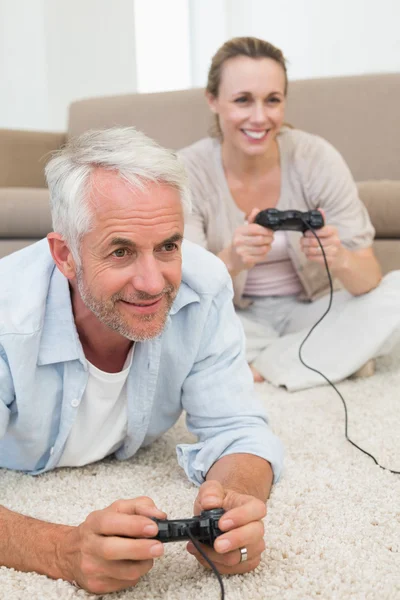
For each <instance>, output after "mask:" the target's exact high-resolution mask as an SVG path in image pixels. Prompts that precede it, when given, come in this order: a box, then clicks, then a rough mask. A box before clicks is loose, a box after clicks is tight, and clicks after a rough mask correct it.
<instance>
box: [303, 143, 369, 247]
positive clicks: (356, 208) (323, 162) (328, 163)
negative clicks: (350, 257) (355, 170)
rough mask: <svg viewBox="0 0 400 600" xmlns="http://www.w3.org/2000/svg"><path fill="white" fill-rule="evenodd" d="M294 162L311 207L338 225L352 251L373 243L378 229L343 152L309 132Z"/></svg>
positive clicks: (333, 224) (327, 220) (328, 222)
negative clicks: (362, 199)
mask: <svg viewBox="0 0 400 600" xmlns="http://www.w3.org/2000/svg"><path fill="white" fill-rule="evenodd" d="M294 162H295V164H296V165H297V169H298V172H299V176H300V177H301V179H302V184H303V188H304V194H305V197H306V200H307V202H308V204H309V206H310V208H313V209H314V208H322V209H323V210H324V211H325V214H326V224H327V225H332V226H335V227H337V228H338V231H339V235H340V239H341V241H342V244H343V245H344V246H345V247H346V248H348V249H349V250H358V249H361V248H368V247H370V246H371V245H372V242H373V239H374V236H375V230H374V228H373V226H372V224H371V220H370V218H369V215H368V211H367V209H366V207H365V205H364V204H363V202H362V201H361V200H360V197H359V195H358V190H357V186H356V184H355V182H354V180H353V177H352V174H351V172H350V169H349V167H348V166H347V164H346V162H345V161H344V159H343V157H342V156H341V154H340V153H339V152H338V151H337V150H336V149H335V148H334V147H333V146H332V145H331V144H330V143H329V142H327V141H326V140H324V139H323V138H320V137H318V136H311V135H309V136H308V138H307V140H304V143H301V144H299V146H298V148H297V157H295V161H294Z"/></svg>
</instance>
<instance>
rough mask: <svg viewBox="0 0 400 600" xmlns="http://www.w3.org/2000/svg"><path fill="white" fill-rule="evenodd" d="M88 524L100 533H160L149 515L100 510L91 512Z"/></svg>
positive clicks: (146, 534) (114, 534)
mask: <svg viewBox="0 0 400 600" xmlns="http://www.w3.org/2000/svg"><path fill="white" fill-rule="evenodd" d="M153 510H154V509H153ZM149 516H151V515H149ZM86 524H87V525H88V526H89V527H90V528H91V530H92V531H93V532H94V533H96V534H98V535H111V536H123V537H131V538H146V537H147V538H148V537H154V536H155V535H157V533H158V527H157V524H156V523H155V522H154V521H152V520H151V519H149V518H148V517H147V516H146V517H145V516H141V515H126V514H122V513H115V512H108V511H99V512H98V513H91V515H89V516H88V518H87V519H86Z"/></svg>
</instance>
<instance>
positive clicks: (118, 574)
mask: <svg viewBox="0 0 400 600" xmlns="http://www.w3.org/2000/svg"><path fill="white" fill-rule="evenodd" d="M148 517H157V518H159V519H165V518H166V514H165V513H164V512H162V511H161V510H159V509H158V508H156V506H155V504H154V502H153V501H152V500H151V499H150V498H146V497H140V498H135V499H134V500H118V501H117V502H114V503H113V504H111V506H109V507H107V508H105V509H103V510H98V511H95V512H92V513H90V515H89V516H88V517H87V519H86V520H85V521H84V523H82V524H81V525H79V527H75V528H73V530H72V531H71V532H70V533H69V534H68V535H67V537H66V539H65V540H64V542H63V543H62V546H61V548H60V549H59V554H58V559H59V561H61V563H62V564H61V570H62V571H63V572H67V573H68V577H67V579H69V580H70V581H74V582H76V583H77V584H78V585H79V586H80V587H82V588H84V589H85V590H87V591H89V592H92V593H95V594H105V593H108V592H115V591H118V590H122V589H125V588H128V587H131V586H134V585H136V583H137V582H138V581H139V579H140V577H142V576H143V575H145V573H147V572H148V571H150V569H151V568H152V566H153V559H154V558H155V557H158V556H162V554H163V552H164V548H163V544H162V543H161V542H159V541H157V540H152V539H146V538H149V537H152V536H155V535H157V532H158V527H157V525H156V523H154V521H152V520H151V519H149V518H148Z"/></svg>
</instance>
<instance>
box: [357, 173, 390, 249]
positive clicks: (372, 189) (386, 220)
mask: <svg viewBox="0 0 400 600" xmlns="http://www.w3.org/2000/svg"><path fill="white" fill-rule="evenodd" d="M357 187H358V193H359V195H360V198H361V200H362V201H363V202H364V204H365V206H366V207H367V210H368V213H369V216H370V219H371V221H372V225H373V226H374V227H375V230H376V238H377V239H385V238H387V239H400V179H399V180H397V181H391V180H388V179H381V180H371V181H359V182H358V183H357Z"/></svg>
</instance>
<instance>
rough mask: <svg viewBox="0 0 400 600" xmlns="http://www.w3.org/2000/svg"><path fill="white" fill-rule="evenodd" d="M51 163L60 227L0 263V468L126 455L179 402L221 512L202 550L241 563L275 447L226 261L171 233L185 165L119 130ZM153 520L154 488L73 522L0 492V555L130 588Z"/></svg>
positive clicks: (208, 492)
mask: <svg viewBox="0 0 400 600" xmlns="http://www.w3.org/2000/svg"><path fill="white" fill-rule="evenodd" d="M46 175H47V180H48V184H49V189H50V196H51V210H52V218H53V228H54V232H53V233H50V234H49V235H48V236H47V241H46V240H42V241H40V242H38V243H37V244H34V245H32V246H30V247H28V248H25V249H24V250H22V251H20V252H17V253H15V254H13V255H10V256H8V257H6V258H4V259H2V260H1V261H0V281H1V290H0V467H4V468H8V469H18V470H23V471H25V472H27V473H31V474H38V473H42V472H44V471H48V470H50V469H54V468H56V467H60V466H81V465H84V464H88V463H90V462H93V461H97V460H100V459H102V458H103V457H105V456H108V455H110V454H113V453H115V455H116V457H117V458H118V459H127V458H130V457H131V456H133V455H134V454H135V452H136V451H137V449H138V448H139V447H141V446H143V445H147V444H149V443H151V442H152V441H153V440H154V439H156V438H157V437H159V436H160V435H161V434H162V433H163V432H165V431H166V430H167V429H169V428H170V427H171V426H172V425H173V424H174V423H175V422H176V420H177V419H178V417H179V415H180V413H181V412H182V410H186V412H187V422H188V427H189V429H190V430H191V431H192V432H193V433H194V434H195V435H196V436H197V437H198V439H199V442H198V443H196V444H182V445H180V446H178V448H177V453H178V460H179V463H180V465H181V466H182V467H183V468H184V469H185V471H186V473H187V475H188V477H189V479H190V480H191V481H193V482H194V483H195V484H197V485H200V489H199V493H198V496H197V499H196V501H195V506H194V512H195V513H196V514H197V513H199V512H200V511H201V510H203V509H209V508H218V507H223V508H224V509H225V510H226V511H227V512H226V513H225V515H224V516H223V517H222V518H221V520H220V522H219V526H220V528H221V529H222V530H223V531H224V534H223V535H222V536H220V537H219V539H218V541H217V542H216V543H215V547H214V548H208V549H207V550H206V551H207V554H208V556H209V558H211V560H213V561H214V562H215V564H216V566H217V568H218V569H219V570H220V571H221V572H222V573H244V572H247V571H251V570H252V569H254V568H255V567H256V566H257V565H258V564H259V561H260V555H261V553H262V551H263V549H264V541H263V524H262V518H263V517H264V516H265V501H266V500H267V498H268V495H269V491H270V487H271V483H272V479H273V472H274V475H275V478H277V477H278V476H279V471H280V469H281V461H282V453H281V447H280V443H279V441H278V440H277V439H276V438H275V436H274V435H273V434H272V433H271V431H270V430H269V428H268V425H267V420H266V417H265V415H264V413H263V411H262V409H261V407H260V406H259V404H258V403H257V401H256V399H255V398H254V395H253V389H252V378H251V374H250V371H249V368H248V366H247V365H246V361H245V357H244V338H243V333H242V330H241V328H240V326H239V325H238V321H237V318H236V317H235V313H234V310H233V305H232V289H231V282H230V278H229V276H228V274H227V271H226V269H225V267H224V265H223V264H222V262H221V261H219V260H218V259H217V258H215V257H214V256H213V255H212V254H210V253H208V252H206V251H205V250H203V249H201V248H200V247H197V246H196V245H194V244H191V243H190V242H183V240H182V236H183V225H184V218H183V214H184V208H187V207H188V204H189V193H188V189H187V183H186V177H185V173H184V170H183V167H182V166H181V165H180V163H179V160H178V159H177V157H176V156H175V155H174V154H173V153H172V152H169V151H167V150H165V149H163V148H160V147H159V146H158V145H157V144H155V143H154V142H152V141H151V140H149V139H148V138H146V136H144V135H143V134H141V133H139V132H137V131H135V130H134V129H132V128H124V129H118V128H116V129H110V130H104V131H92V132H89V133H87V134H84V135H82V136H81V137H79V138H77V139H76V140H73V141H70V142H69V143H68V144H67V146H66V147H65V148H64V149H63V150H62V151H61V152H60V153H59V155H58V156H57V157H54V158H53V159H52V160H51V161H50V163H49V164H48V166H47V168H46ZM271 465H272V467H271ZM132 468H134V467H132ZM149 517H159V518H165V517H166V515H165V513H164V512H162V511H161V510H159V509H158V508H157V507H156V506H155V505H154V503H153V501H152V500H151V499H150V498H136V499H132V500H119V501H116V502H115V503H114V504H112V505H111V506H109V507H107V508H105V509H104V510H100V511H96V512H94V513H92V514H90V515H89V516H88V517H87V519H86V520H85V522H84V523H82V524H81V525H79V526H78V527H67V526H63V525H55V524H51V523H46V522H43V521H38V520H35V519H31V518H29V517H26V516H23V515H20V514H16V513H14V512H12V511H10V510H8V509H7V508H6V507H0V530H1V532H2V535H1V536H0V564H1V565H5V566H8V567H12V568H15V569H19V570H22V571H37V572H38V573H43V574H46V575H48V576H49V577H53V578H63V579H66V580H68V581H71V582H76V583H77V585H79V586H81V587H83V588H85V589H86V590H88V591H90V592H93V593H101V594H104V593H107V592H112V591H116V590H120V589H124V588H126V587H129V586H132V585H134V584H135V583H137V581H138V580H139V578H140V577H141V576H142V575H143V574H145V573H146V572H148V571H149V570H150V569H151V567H152V565H153V559H154V558H156V557H159V556H161V555H162V553H163V545H162V544H161V543H160V542H158V541H155V540H153V539H151V538H152V536H154V535H155V534H156V533H157V526H156V524H155V523H154V522H153V521H152V520H151V519H149ZM188 550H189V552H191V553H192V554H194V555H195V556H196V558H197V559H198V560H199V561H200V562H201V563H203V564H205V563H204V559H203V558H202V557H201V556H200V555H199V554H198V553H197V551H195V550H194V548H193V546H191V545H190V544H189V546H188Z"/></svg>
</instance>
